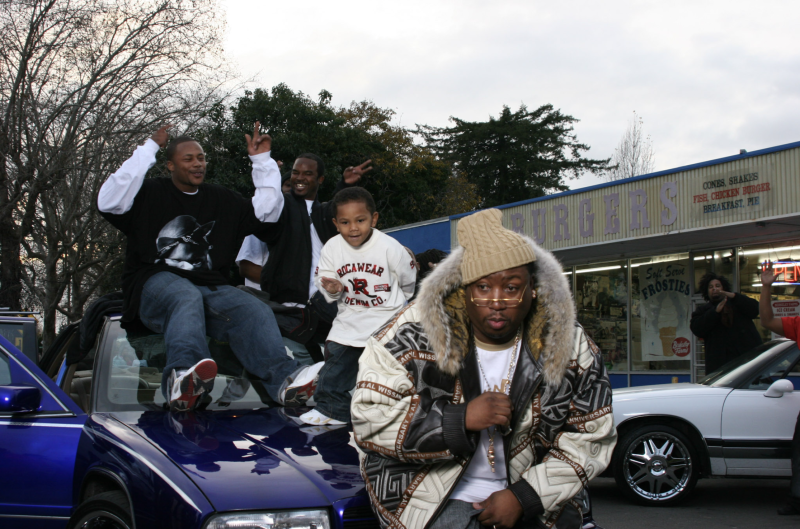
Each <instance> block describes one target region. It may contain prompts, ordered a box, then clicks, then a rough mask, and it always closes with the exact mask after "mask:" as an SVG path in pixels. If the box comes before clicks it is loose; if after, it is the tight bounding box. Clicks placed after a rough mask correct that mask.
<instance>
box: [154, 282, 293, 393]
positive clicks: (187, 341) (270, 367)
mask: <svg viewBox="0 0 800 529" xmlns="http://www.w3.org/2000/svg"><path fill="white" fill-rule="evenodd" d="M139 317H140V318H141V320H142V322H143V323H144V324H145V325H146V326H147V327H148V328H149V329H150V330H152V331H154V332H157V333H163V334H164V344H165V346H166V349H167V365H166V367H165V368H164V373H163V377H162V383H161V390H162V392H163V393H164V397H165V398H166V399H168V398H169V391H168V388H167V379H168V378H169V375H170V373H172V370H173V369H178V370H180V369H189V368H190V367H192V366H193V365H195V364H196V363H197V362H199V361H201V360H203V359H204V358H211V354H210V353H209V351H208V344H207V342H206V335H208V336H210V337H212V338H214V339H216V340H220V341H223V342H228V343H229V344H230V347H231V350H232V351H233V353H234V354H235V355H236V358H238V359H239V362H241V363H242V365H243V366H244V368H245V369H246V370H247V371H248V372H250V373H251V374H253V375H255V376H256V377H258V378H260V379H261V381H262V382H263V384H264V387H265V388H266V390H267V393H269V396H270V397H272V398H273V400H276V401H277V400H278V396H279V395H278V393H279V391H280V387H281V384H283V381H284V380H285V379H286V377H287V376H289V375H290V374H292V372H293V371H295V370H296V369H297V368H298V367H299V365H298V363H297V362H295V361H294V360H293V359H291V358H289V356H287V354H286V349H285V348H284V346H283V340H282V339H281V332H280V330H279V329H278V324H277V323H275V316H274V315H273V314H272V310H271V309H270V308H269V306H267V305H266V304H265V303H262V302H261V301H259V300H258V299H256V298H255V297H254V296H251V295H250V294H247V293H246V292H242V291H241V290H239V289H237V288H234V287H232V286H229V285H219V286H215V287H203V286H198V285H195V284H194V283H192V282H191V281H189V280H188V279H185V278H183V277H180V276H178V275H175V274H173V273H171V272H159V273H157V274H156V275H154V276H153V277H151V278H150V279H148V280H147V282H146V283H145V284H144V287H143V289H142V299H141V302H140V304H139Z"/></svg>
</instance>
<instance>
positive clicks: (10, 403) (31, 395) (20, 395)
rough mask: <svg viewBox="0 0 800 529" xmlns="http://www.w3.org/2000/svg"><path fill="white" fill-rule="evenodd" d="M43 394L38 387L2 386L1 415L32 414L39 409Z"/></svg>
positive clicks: (0, 391) (0, 397)
mask: <svg viewBox="0 0 800 529" xmlns="http://www.w3.org/2000/svg"><path fill="white" fill-rule="evenodd" d="M41 402H42V393H41V392H40V391H39V388H37V387H36V386H23V385H18V386H0V413H3V412H5V413H30V412H32V411H36V410H37V409H39V404H41Z"/></svg>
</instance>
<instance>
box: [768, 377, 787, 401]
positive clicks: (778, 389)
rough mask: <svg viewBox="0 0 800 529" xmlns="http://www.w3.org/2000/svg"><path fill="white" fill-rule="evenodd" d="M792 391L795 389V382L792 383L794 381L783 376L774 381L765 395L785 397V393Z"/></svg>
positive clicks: (773, 397) (775, 397)
mask: <svg viewBox="0 0 800 529" xmlns="http://www.w3.org/2000/svg"><path fill="white" fill-rule="evenodd" d="M792 391H794V384H792V381H791V380H786V379H785V378H782V379H780V380H776V381H775V382H773V383H772V385H771V386H770V387H769V389H767V391H765V392H764V396H765V397H770V398H772V399H778V398H781V397H783V394H784V393H791V392H792Z"/></svg>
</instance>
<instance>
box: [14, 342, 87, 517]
mask: <svg viewBox="0 0 800 529" xmlns="http://www.w3.org/2000/svg"><path fill="white" fill-rule="evenodd" d="M0 386H5V387H6V390H8V389H9V388H8V387H9V386H14V387H24V386H28V387H31V386H32V387H35V388H37V389H38V390H39V395H40V398H41V401H40V406H39V408H38V409H37V410H36V411H33V412H29V413H10V412H3V411H0V468H1V469H2V475H3V477H2V479H0V527H3V528H17V527H19V528H30V527H37V528H38V527H41V528H56V527H58V528H63V527H64V526H65V525H66V523H67V521H68V519H69V515H70V512H71V510H72V507H73V497H72V496H73V472H74V468H75V457H76V453H77V447H78V440H79V439H80V436H81V432H82V430H83V425H84V423H85V422H86V414H85V413H83V411H81V410H80V408H78V407H77V406H76V405H75V403H74V402H72V400H71V399H70V398H69V397H68V396H67V395H66V394H65V393H64V392H63V391H61V389H59V388H58V386H56V384H54V383H53V381H52V380H50V379H49V378H47V376H45V374H44V373H43V372H42V371H41V370H40V369H39V368H38V367H37V366H36V365H35V364H34V363H33V362H32V361H31V360H30V359H28V358H27V357H26V356H24V355H23V354H22V353H21V352H19V351H18V350H17V349H16V348H15V347H14V346H13V345H11V343H10V342H8V341H7V340H6V339H4V338H2V337H0Z"/></svg>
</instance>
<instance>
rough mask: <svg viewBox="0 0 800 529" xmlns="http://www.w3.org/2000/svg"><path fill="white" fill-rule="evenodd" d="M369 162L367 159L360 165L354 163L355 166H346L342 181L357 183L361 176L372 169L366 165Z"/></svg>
mask: <svg viewBox="0 0 800 529" xmlns="http://www.w3.org/2000/svg"><path fill="white" fill-rule="evenodd" d="M371 163H372V160H367V161H366V162H364V163H362V164H361V165H356V166H355V167H348V168H347V169H345V170H344V183H345V184H347V185H353V184H357V183H358V182H359V181H360V180H361V177H362V176H364V175H365V174H367V173H368V172H370V171H372V167H367V166H368V165H369V164H371Z"/></svg>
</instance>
